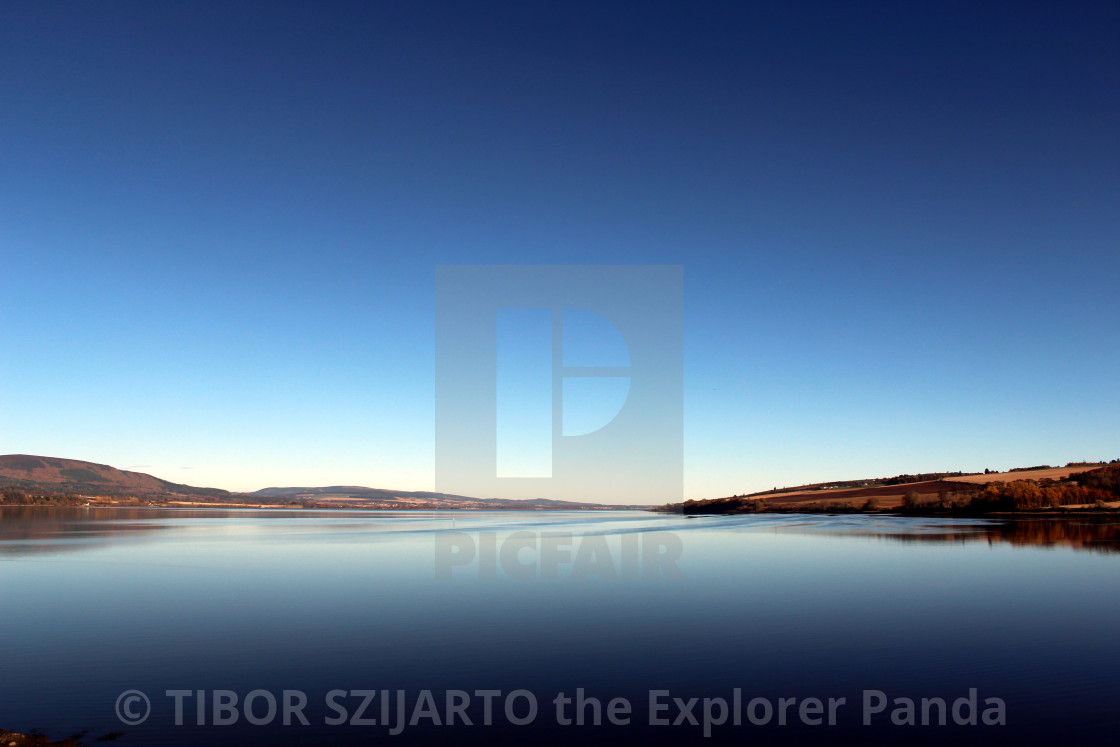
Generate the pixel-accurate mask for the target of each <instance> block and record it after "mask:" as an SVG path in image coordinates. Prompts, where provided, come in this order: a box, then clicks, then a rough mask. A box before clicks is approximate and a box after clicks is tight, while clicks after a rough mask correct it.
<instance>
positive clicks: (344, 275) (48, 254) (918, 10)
mask: <svg viewBox="0 0 1120 747" xmlns="http://www.w3.org/2000/svg"><path fill="white" fill-rule="evenodd" d="M1117 39H1120V4H1117V3H1115V2H1101V3H1091V2H1084V3H1070V4H1059V3H1006V4H1003V3H975V2H961V3H954V2H938V3H928V4H924V5H921V4H917V3H895V2H886V3H819V4H818V3H780V2H775V3H728V4H723V3H703V2H701V3H683V2H682V3H635V4H622V3H613V4H603V3H578V2H563V3H554V4H545V3H524V2H510V3H457V2H451V3H427V2H406V3H377V4H375V3H354V4H346V3H311V2H307V3H283V2H274V3H258V2H251V3H238V2H225V1H223V2H211V3H206V2H182V3H170V2H167V3H151V2H112V3H88V2H74V3H60V2H47V3H43V2H5V3H4V4H3V5H0V259H2V263H0V268H2V272H0V336H2V337H0V339H2V341H3V342H2V344H3V348H2V350H3V355H2V358H0V453H31V454H42V455H51V456H62V457H70V458H76V459H85V460H90V461H95V462H102V463H108V464H112V465H114V466H118V467H123V468H132V469H137V470H140V471H144V472H151V473H153V474H156V475H158V476H160V477H163V478H166V479H170V480H174V481H176V482H187V483H190V484H195V485H206V486H215V487H223V488H228V489H234V490H253V489H258V488H262V487H265V486H269V485H324V484H340V483H341V484H359V485H370V486H376V487H390V488H400V489H425V488H431V486H432V485H433V391H432V390H433V334H434V333H433V318H434V312H433V306H434V270H435V266H436V265H438V264H499V263H500V264H506V263H509V264H601V263H607V264H680V265H683V267H684V272H685V320H684V322H685V447H684V448H685V471H686V480H685V492H686V496H687V497H694V498H699V497H713V496H717V495H728V494H732V493H742V492H747V491H751V490H758V489H767V488H770V487H774V486H776V485H777V486H781V485H793V484H798V483H803V482H810V481H816V480H823V479H832V478H837V479H842V478H857V477H866V476H876V475H891V474H897V473H900V472H913V471H919V470H921V471H927V470H956V469H961V470H983V469H984V468H985V467H991V468H993V469H995V468H1007V467H1013V466H1024V465H1032V464H1038V463H1053V464H1058V463H1065V462H1066V461H1070V460H1080V459H1091V460H1097V459H1112V458H1116V457H1118V456H1120V427H1118V423H1120V397H1118V394H1117V381H1118V377H1120V346H1118V341H1120V313H1118V312H1120V301H1118V297H1120V296H1118V283H1117V281H1118V279H1120V117H1118V115H1120V44H1117Z"/></svg>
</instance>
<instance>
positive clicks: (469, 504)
mask: <svg viewBox="0 0 1120 747" xmlns="http://www.w3.org/2000/svg"><path fill="white" fill-rule="evenodd" d="M0 489H3V490H5V491H9V492H12V491H17V493H23V494H29V495H38V496H59V497H61V496H87V497H88V496H97V497H102V498H110V499H111V498H143V499H146V500H148V501H150V502H158V503H159V504H161V505H163V504H166V505H184V504H186V505H189V504H193V503H202V504H227V505H232V506H245V505H263V506H276V505H286V506H291V505H295V506H305V507H309V508H382V509H398V510H400V509H428V510H442V509H457V510H470V509H474V510H478V509H491V510H494V509H521V510H543V509H554V510H594V509H609V508H618V507H617V506H606V505H602V504H597V503H579V502H574V501H556V500H548V499H533V498H530V499H526V500H506V499H500V498H470V497H468V496H464V495H449V494H446V493H432V492H424V491H407V490H384V489H381V488H366V487H360V486H333V487H321V488H301V487H293V488H284V487H279V488H265V489H264V490H258V491H256V492H254V493H231V492H229V491H226V490H219V489H217V488H196V487H192V486H190V485H180V484H178V483H173V482H169V481H167V480H162V479H160V478H158V477H154V476H152V475H148V474H145V473H143V472H130V471H128V470H122V469H117V468H116V467H110V466H109V465H107V464H96V463H94V462H83V461H80V460H78V459H59V458H57V457H45V456H33V455H30V454H8V455H4V456H0ZM18 501H19V499H18V495H17V496H16V499H15V502H18Z"/></svg>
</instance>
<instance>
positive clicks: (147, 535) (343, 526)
mask: <svg viewBox="0 0 1120 747" xmlns="http://www.w3.org/2000/svg"><path fill="white" fill-rule="evenodd" d="M551 526H556V527H558V528H564V529H567V530H569V531H574V532H575V534H576V535H579V536H590V535H602V534H605V535H619V534H625V533H630V532H648V531H650V530H662V531H664V530H669V531H672V532H676V533H684V534H685V535H687V534H689V533H692V532H696V531H705V532H707V531H713V530H714V531H730V532H739V531H745V532H759V531H781V532H789V533H809V534H816V535H827V536H832V537H849V538H853V539H855V538H858V539H863V540H867V539H869V538H873V539H877V540H886V541H891V542H900V543H910V544H916V543H940V544H965V543H976V542H986V543H988V544H989V545H997V544H1009V545H1012V546H1016V547H1064V548H1069V549H1073V550H1079V551H1089V552H1097V553H1116V552H1120V518H1113V517H1108V516H1085V517H1068V516H1067V517H1023V518H1001V519H998V520H997V519H972V518H967V519H965V518H950V517H939V518H929V517H907V516H883V515H877V516H876V515H851V514H848V515H838V516H821V515H819V514H806V515H791V514H771V515H767V514H755V515H751V516H710V517H708V516H705V517H679V516H671V515H665V514H650V513H646V512H641V511H605V512H568V511H565V512H535V511H534V512H521V511H505V512H431V511H341V510H336V511H305V510H298V511H293V510H283V509H273V510H259V509H163V508H80V507H70V506H67V507H44V506H5V507H2V508H0V557H3V556H5V555H7V556H22V555H35V554H43V553H58V552H75V551H80V550H92V549H96V548H101V547H106V546H109V545H114V544H121V543H126V542H128V543H134V542H138V541H152V540H155V539H169V538H171V537H175V538H177V539H181V538H184V537H186V536H197V537H209V538H213V537H215V536H219V535H232V536H241V537H243V538H248V537H249V536H253V537H260V536H261V535H281V534H282V535H287V536H289V537H290V536H292V535H316V536H318V537H321V538H328V537H329V539H331V540H332V541H336V542H355V541H358V542H377V541H384V540H387V539H390V538H395V537H401V536H402V535H409V534H414V533H430V532H443V531H450V532H454V531H456V530H457V529H463V530H466V531H471V532H483V531H497V532H499V533H506V534H508V533H510V532H516V531H518V530H522V529H527V528H529V529H546V530H547V529H549V528H550V527H551Z"/></svg>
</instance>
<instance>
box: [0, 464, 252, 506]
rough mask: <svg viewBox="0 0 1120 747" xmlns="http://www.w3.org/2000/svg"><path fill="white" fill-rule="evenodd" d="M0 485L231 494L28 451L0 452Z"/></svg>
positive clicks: (77, 491)
mask: <svg viewBox="0 0 1120 747" xmlns="http://www.w3.org/2000/svg"><path fill="white" fill-rule="evenodd" d="M0 488H8V489H15V490H19V491H22V492H26V493H37V494H45V495H54V494H70V495H97V496H136V497H143V498H147V497H153V496H168V495H183V496H197V497H204V498H209V499H211V500H214V499H222V498H230V497H231V494H230V493H229V492H228V491H225V490H218V489H216V488H195V487H191V486H190V485H180V484H178V483H173V482H168V481H167V480H161V479H160V478H158V477H153V476H152V475H147V474H144V473H143V472H130V471H128V470H122V469H117V468H116V467H110V466H109V465H107V464H95V463H93V462H83V461H80V460H78V459H58V458H56V457H44V456H32V455H29V454H7V455H3V456H0Z"/></svg>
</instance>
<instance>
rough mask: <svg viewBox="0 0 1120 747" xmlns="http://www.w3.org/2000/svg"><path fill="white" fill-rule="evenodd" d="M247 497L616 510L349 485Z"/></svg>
mask: <svg viewBox="0 0 1120 747" xmlns="http://www.w3.org/2000/svg"><path fill="white" fill-rule="evenodd" d="M247 495H249V496H251V497H253V498H256V499H260V500H262V501H264V500H277V499H284V500H289V501H301V502H304V503H311V504H314V505H316V506H330V507H338V508H343V507H345V508H426V509H522V510H524V509H532V510H541V509H554V510H594V509H608V508H618V506H606V505H602V504H598V503H577V502H572V501H556V500H551V499H545V498H527V499H524V500H507V499H504V498H470V497H468V496H464V495H451V494H449V493H432V492H427V491H407V490H384V489H381V488H364V487H360V486H353V485H336V486H333V487H324V488H265V489H263V490H258V491H256V492H255V493H248V494H247Z"/></svg>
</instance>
